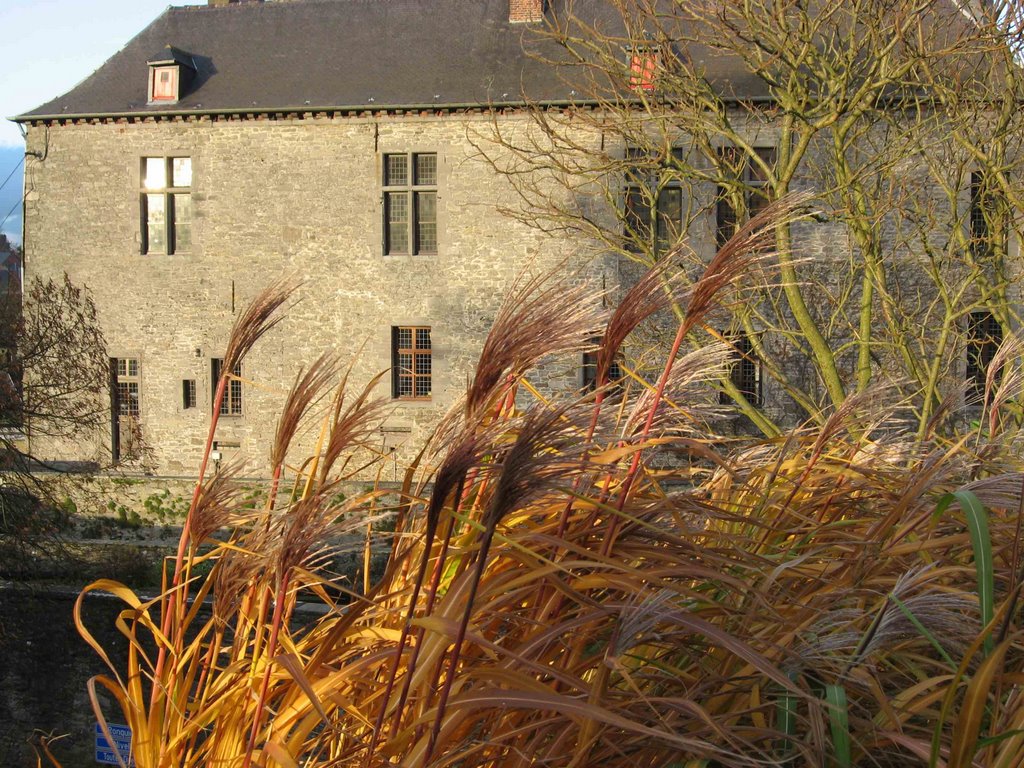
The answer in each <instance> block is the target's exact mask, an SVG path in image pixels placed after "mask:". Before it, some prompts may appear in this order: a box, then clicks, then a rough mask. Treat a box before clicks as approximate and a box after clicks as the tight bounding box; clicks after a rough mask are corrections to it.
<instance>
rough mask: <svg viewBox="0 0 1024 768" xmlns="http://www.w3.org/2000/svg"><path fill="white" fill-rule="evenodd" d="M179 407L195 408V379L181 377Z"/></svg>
mask: <svg viewBox="0 0 1024 768" xmlns="http://www.w3.org/2000/svg"><path fill="white" fill-rule="evenodd" d="M181 407H182V408H185V409H188V408H195V407H196V380H195V379H182V381H181Z"/></svg>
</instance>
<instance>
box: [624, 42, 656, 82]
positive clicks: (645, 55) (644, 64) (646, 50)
mask: <svg viewBox="0 0 1024 768" xmlns="http://www.w3.org/2000/svg"><path fill="white" fill-rule="evenodd" d="M660 74H661V46H658V45H634V46H632V47H631V48H629V89H630V90H631V91H633V92H634V93H637V94H644V93H646V94H652V93H654V92H655V91H657V90H658V76H659V75H660Z"/></svg>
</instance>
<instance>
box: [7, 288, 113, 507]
mask: <svg viewBox="0 0 1024 768" xmlns="http://www.w3.org/2000/svg"><path fill="white" fill-rule="evenodd" d="M0 326H2V328H3V337H4V343H3V345H2V347H3V358H2V365H0V370H2V372H3V373H2V375H0V419H2V427H3V429H2V431H0V458H2V462H3V465H2V466H3V472H4V477H5V481H6V482H7V483H8V484H10V483H15V482H16V483H20V484H22V485H27V484H32V485H34V486H36V487H37V488H40V489H41V488H42V486H40V485H39V484H38V483H36V482H35V481H34V480H33V476H34V473H35V472H37V471H38V470H39V469H42V468H46V465H45V464H43V463H42V462H40V461H38V459H37V458H36V457H35V456H33V455H32V451H31V450H30V447H29V446H31V445H32V444H33V443H34V442H36V441H37V440H40V439H43V440H46V439H49V438H59V439H64V440H67V439H72V440H73V439H76V438H86V437H87V436H89V435H90V434H94V433H95V430H97V429H98V428H100V427H101V426H102V425H103V424H104V423H105V421H106V420H107V419H109V400H108V397H107V389H108V386H109V378H108V377H109V364H108V360H107V354H106V345H105V343H104V339H103V334H102V332H101V331H100V328H99V323H98V320H97V317H96V307H95V305H94V304H93V301H92V298H91V297H90V296H89V294H88V292H87V291H86V290H84V289H82V288H79V287H77V286H75V285H74V284H73V283H72V282H71V280H70V279H69V278H68V276H67V275H65V276H64V278H63V280H61V281H54V280H45V281H44V280H41V279H40V278H35V279H33V280H32V281H31V282H30V283H29V284H28V285H27V286H26V287H25V290H24V296H22V291H21V289H20V285H19V286H15V285H13V284H11V285H10V286H9V288H8V290H7V291H5V292H4V293H3V295H2V296H0Z"/></svg>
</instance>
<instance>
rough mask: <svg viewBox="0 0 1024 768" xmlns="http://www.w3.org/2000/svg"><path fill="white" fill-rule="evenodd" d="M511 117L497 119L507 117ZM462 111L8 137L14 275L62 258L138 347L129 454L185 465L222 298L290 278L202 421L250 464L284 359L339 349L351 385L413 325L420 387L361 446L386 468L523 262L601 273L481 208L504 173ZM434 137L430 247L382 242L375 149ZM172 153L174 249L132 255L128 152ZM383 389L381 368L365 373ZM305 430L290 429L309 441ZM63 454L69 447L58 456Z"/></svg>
mask: <svg viewBox="0 0 1024 768" xmlns="http://www.w3.org/2000/svg"><path fill="white" fill-rule="evenodd" d="M510 119H515V118H510ZM478 130H482V131H486V122H485V121H484V119H483V118H474V117H467V116H461V117H460V116H434V117H391V118H382V119H371V118H349V117H346V118H340V117H339V118H323V119H304V120H276V121H271V120H252V119H246V120H241V119H238V120H219V121H211V120H200V121H195V122H178V123H167V122H161V123H155V122H136V123H128V122H125V121H121V122H117V123H113V122H108V123H99V124H91V125H90V124H78V125H63V126H51V127H33V128H31V130H30V132H29V136H28V146H27V148H28V151H29V152H35V153H38V155H37V158H32V157H30V158H29V163H28V167H27V170H26V191H27V194H26V211H27V216H26V219H27V222H26V237H25V241H26V245H27V249H28V255H27V265H28V270H29V272H30V274H31V275H40V276H51V275H57V274H59V273H60V272H62V271H67V272H68V274H69V275H70V277H71V279H72V280H73V281H74V282H75V283H76V284H79V285H85V286H88V287H89V288H90V289H91V291H92V293H93V296H94V298H95V301H96V305H97V307H98V308H99V316H100V321H101V324H102V327H103V331H104V333H105V334H106V338H107V342H108V345H109V354H110V356H111V357H115V358H134V359H137V360H138V361H139V376H140V380H141V385H140V410H141V432H142V440H143V443H144V444H145V446H147V450H146V452H145V453H144V456H143V461H142V462H141V463H140V464H139V469H140V470H141V469H145V470H147V471H152V472H155V473H157V474H164V475H189V474H191V473H193V472H194V471H195V468H196V467H197V466H198V462H199V459H200V455H201V452H202V449H203V445H204V440H205V436H206V432H207V428H208V424H209V420H210V410H211V409H210V405H209V404H210V402H211V397H212V393H211V386H212V383H211V358H216V357H222V356H223V351H224V348H225V344H226V341H227V338H228V332H229V329H230V327H231V325H232V322H233V321H234V320H235V319H236V318H237V317H238V314H239V312H240V310H241V309H242V308H243V307H244V306H245V305H246V303H247V302H248V301H249V300H251V299H252V298H253V297H254V296H255V295H256V294H257V293H258V292H259V291H260V289H261V288H263V287H264V286H265V285H267V284H268V283H269V282H271V281H272V280H275V279H279V278H294V279H297V280H299V281H301V287H300V288H299V290H298V291H297V292H296V294H295V297H296V302H295V304H294V306H291V307H290V308H289V310H288V312H287V314H286V317H285V319H284V321H283V322H282V324H281V325H280V326H278V327H277V328H276V329H274V330H273V331H272V332H271V333H270V334H269V335H268V336H267V337H265V338H264V339H263V340H262V341H260V342H259V344H257V346H256V348H255V349H254V350H253V352H252V354H251V356H250V357H248V358H247V359H246V361H245V363H244V366H243V370H242V376H243V378H244V379H246V382H245V384H244V386H243V390H244V412H243V415H242V416H230V417H222V419H221V426H220V428H219V435H218V444H219V445H218V448H219V449H220V451H221V455H222V456H223V460H224V461H231V460H234V459H235V458H236V457H238V458H240V459H242V460H244V461H245V465H244V470H243V471H244V472H245V473H246V474H248V475H250V476H253V475H260V474H265V472H266V468H267V456H268V454H269V451H270V446H271V441H272V440H273V437H274V430H275V427H276V418H277V415H278V413H279V410H280V407H281V404H282V403H283V400H284V393H285V391H286V390H287V388H288V386H289V385H290V383H291V382H292V381H293V380H294V378H295V376H296V374H297V372H298V371H299V369H300V368H301V367H302V366H303V365H308V364H309V363H310V362H311V361H313V360H314V359H315V358H316V357H317V356H318V355H320V354H321V353H323V352H325V351H336V352H338V353H339V354H340V355H341V357H342V359H343V360H344V361H346V362H347V361H349V360H352V361H354V362H353V366H354V367H353V375H352V383H353V386H355V387H362V386H363V385H364V384H365V383H366V382H367V381H369V380H370V378H371V377H372V376H374V375H375V374H377V373H378V372H380V371H383V370H385V369H387V368H389V367H390V365H391V328H392V326H398V325H427V326H430V327H431V329H432V330H431V336H432V341H433V386H432V396H431V398H430V400H429V401H424V402H408V403H406V402H399V401H396V402H395V407H394V409H393V411H392V412H391V413H390V414H389V415H388V417H387V418H386V419H385V423H384V426H383V429H382V431H381V433H380V441H379V447H380V448H381V449H383V450H385V451H390V449H391V448H393V447H397V448H398V451H397V452H396V454H395V456H394V461H393V462H392V464H393V466H392V468H391V470H390V471H391V474H393V475H395V477H391V476H388V477H386V478H384V479H386V480H396V479H400V477H401V464H402V461H404V460H405V459H407V458H409V457H410V456H411V455H413V452H414V450H418V447H419V446H421V445H422V443H423V441H424V439H425V438H426V436H427V434H428V433H429V430H430V429H431V428H432V427H433V426H434V424H436V422H437V421H438V419H439V418H440V416H441V415H442V414H443V413H444V412H445V411H446V410H447V409H448V408H449V407H450V406H451V405H452V404H453V403H454V402H455V401H456V399H457V398H458V397H459V395H460V394H461V392H462V391H463V390H464V387H465V384H466V381H467V379H468V377H469V376H470V374H471V371H472V368H473V366H474V364H475V361H476V356H477V354H478V352H479V350H480V347H481V344H482V341H483V338H484V336H485V334H486V332H487V330H488V328H489V327H490V323H491V321H492V319H493V317H494V314H495V311H496V309H497V307H498V306H499V303H500V302H501V300H502V298H503V296H504V294H505V292H506V291H507V289H508V288H509V286H510V285H511V284H512V283H513V282H514V280H515V279H516V278H517V276H519V275H521V274H523V273H524V272H527V271H529V272H531V273H537V272H543V271H547V270H551V269H553V268H554V267H555V266H556V265H560V268H561V269H565V270H568V271H571V272H577V271H580V270H582V273H581V274H582V276H583V277H582V279H586V280H588V281H591V282H592V283H593V284H594V285H596V286H600V285H602V284H609V285H614V284H615V282H616V280H617V275H616V268H615V266H614V262H611V263H610V265H609V263H608V262H606V261H600V260H599V261H597V262H592V261H590V260H588V259H587V258H586V256H585V254H580V253H578V252H574V251H571V250H570V249H568V248H567V247H566V245H565V243H564V242H562V241H559V240H558V239H552V238H550V237H547V236H544V235H543V234H541V233H538V232H537V231H535V230H533V229H531V228H529V227H527V226H526V225H523V224H519V223H516V222H514V221H511V220H510V219H508V218H506V217H505V216H503V215H502V214H501V213H499V210H498V209H499V208H500V207H501V206H502V205H506V204H508V203H509V202H510V196H511V189H510V187H509V185H508V183H507V181H506V180H505V179H504V178H503V177H501V176H500V175H498V174H495V173H493V172H492V171H490V170H489V169H488V167H487V166H486V165H485V164H484V163H483V162H481V161H480V160H479V159H477V152H476V150H475V149H474V146H473V141H472V140H471V138H470V135H471V134H473V133H475V132H476V131H478ZM392 152H436V153H437V155H438V162H439V185H438V230H439V233H440V234H439V248H438V253H437V254H436V255H432V256H385V255H383V253H382V251H383V248H382V239H383V234H382V228H383V215H382V192H381V180H382V167H381V166H382V158H383V156H384V155H385V154H387V153H392ZM163 156H187V157H190V158H191V160H192V169H193V181H192V187H191V197H192V209H193V221H192V243H193V245H192V247H191V249H190V250H189V252H187V253H180V254H174V255H156V254H148V255H144V254H143V253H142V217H141V213H140V198H141V178H140V177H141V168H142V158H144V157H163ZM545 374H546V375H547V376H549V377H550V379H551V381H549V382H546V384H549V385H551V386H555V387H557V386H562V387H565V386H569V385H574V384H575V383H576V381H577V377H578V376H579V372H578V365H577V364H576V362H575V361H571V360H567V361H564V362H563V363H562V364H559V365H556V366H548V367H546V369H545ZM184 379H194V380H195V381H196V383H197V399H198V407H196V408H189V409H186V408H183V402H182V381H183V380H184ZM378 389H379V393H380V395H381V396H382V397H389V396H390V378H389V377H388V376H385V377H384V379H383V380H382V384H381V385H380V386H379V388H378ZM314 439H315V435H309V434H307V435H305V436H304V439H303V446H304V449H305V450H309V449H311V447H312V445H313V442H314ZM109 442H110V436H109V435H108V434H100V435H97V436H96V439H95V442H94V444H92V445H75V446H67V445H63V446H61V445H45V444H41V443H38V442H37V444H34V445H33V446H32V449H33V450H34V451H35V452H37V453H38V454H41V455H43V456H46V457H50V458H56V457H59V458H63V459H70V458H80V459H88V458H94V457H96V456H99V455H101V454H102V453H103V452H104V450H105V449H107V446H108V445H109ZM69 454H73V455H69Z"/></svg>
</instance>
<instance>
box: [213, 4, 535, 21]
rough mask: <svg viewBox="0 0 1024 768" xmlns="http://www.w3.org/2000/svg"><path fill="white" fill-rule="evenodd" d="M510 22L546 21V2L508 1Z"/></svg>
mask: <svg viewBox="0 0 1024 768" xmlns="http://www.w3.org/2000/svg"><path fill="white" fill-rule="evenodd" d="M211 1H212V0H211ZM508 20H509V22H510V23H512V24H531V23H535V22H538V21H544V0H508Z"/></svg>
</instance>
